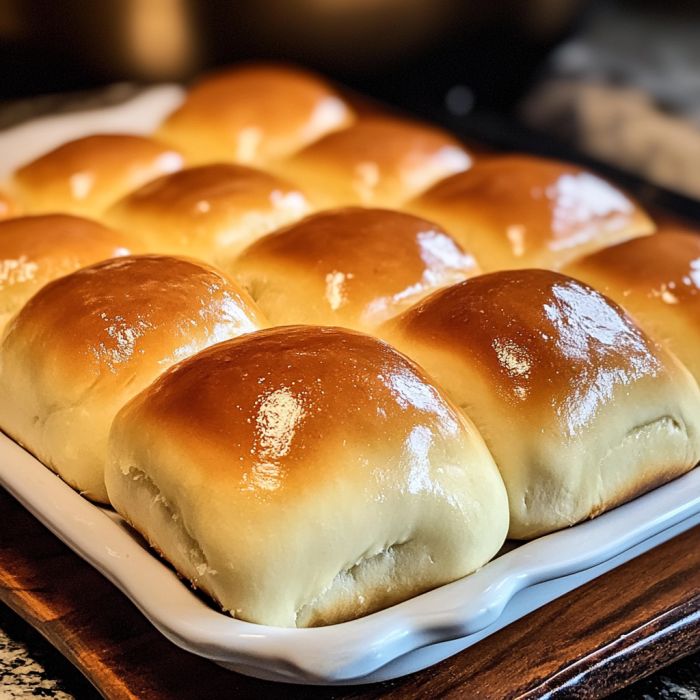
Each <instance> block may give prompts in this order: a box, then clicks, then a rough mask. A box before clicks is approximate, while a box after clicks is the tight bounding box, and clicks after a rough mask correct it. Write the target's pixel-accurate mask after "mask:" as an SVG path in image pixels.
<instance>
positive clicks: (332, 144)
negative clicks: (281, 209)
mask: <svg viewBox="0 0 700 700" xmlns="http://www.w3.org/2000/svg"><path fill="white" fill-rule="evenodd" d="M471 163H472V159H471V156H470V155H469V153H467V151H466V150H465V149H464V147H463V146H462V145H461V144H460V143H459V142H458V141H456V140H455V139H454V138H453V137H452V136H450V135H449V134H448V133H446V132H444V131H441V130H440V129H437V128H435V127H432V126H428V125H426V124H420V123H418V122H411V121H408V120H405V119H393V118H388V117H384V118H382V117H373V118H367V119H362V120H360V121H358V122H356V123H355V124H354V125H353V126H351V127H349V128H348V129H344V130H343V131H338V132H336V133H334V134H329V135H328V136H326V137H324V138H323V139H321V140H320V141H317V142H316V143H314V144H312V145H311V146H309V147H307V148H305V149H304V150H303V151H300V152H299V153H297V154H296V155H294V156H292V157H291V158H289V159H287V160H285V161H283V162H280V163H278V164H275V165H274V168H275V170H276V172H279V173H280V174H282V175H284V176H285V177H289V178H291V179H292V180H294V182H299V183H300V184H303V185H304V187H305V188H306V189H307V191H308V192H309V193H310V194H312V195H313V196H314V198H315V199H317V200H318V201H319V202H320V203H322V204H323V205H324V206H326V207H330V206H344V205H348V204H360V205H362V206H368V207H369V206H373V207H389V208H394V207H397V206H399V205H400V204H402V203H403V202H405V201H406V200H407V199H410V198H411V197H415V196H416V195H417V194H419V193H420V192H422V191H423V190H425V189H427V188H428V187H430V186H431V185H433V184H435V183H436V182H437V181H438V180H441V179H442V178H444V177H448V176H449V175H453V174H454V173H459V172H461V171H462V170H466V169H467V168H469V167H470V165H471ZM428 218H429V217H428Z"/></svg>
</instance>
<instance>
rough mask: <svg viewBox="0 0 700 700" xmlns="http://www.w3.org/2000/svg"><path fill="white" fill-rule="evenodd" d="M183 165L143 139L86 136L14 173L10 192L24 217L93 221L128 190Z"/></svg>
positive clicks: (167, 151) (178, 157)
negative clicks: (64, 215) (77, 217)
mask: <svg viewBox="0 0 700 700" xmlns="http://www.w3.org/2000/svg"><path fill="white" fill-rule="evenodd" d="M183 163H184V162H183V158H182V156H181V155H180V153H178V152H177V151H175V150H174V149H172V148H171V147H169V146H165V145H163V144H162V143H158V142H157V141H154V140H153V139H150V138H146V137H144V136H131V135H127V134H103V135H96V136H86V137H84V138H81V139H77V140H75V141H69V142H68V143H65V144H63V145H62V146H59V147H58V148H56V149H54V150H53V151H51V152H49V153H47V154H46V155H43V156H41V157H40V158H37V159H36V160H34V161H32V162H31V163H28V164H27V165H25V166H24V167H22V168H20V169H19V170H17V172H16V173H15V175H14V179H13V186H14V190H15V192H16V194H17V197H18V198H19V199H20V201H21V202H22V207H23V209H24V211H25V212H26V213H28V214H46V213H54V212H65V213H70V214H77V215H81V216H93V217H99V216H100V215H101V214H102V212H103V211H104V210H105V209H106V208H107V207H108V206H109V205H110V204H113V203H114V202H116V201H117V200H118V199H120V198H121V197H123V196H124V195H125V194H127V193H128V192H131V190H133V189H136V188H137V187H140V186H141V185H144V184H146V183H147V182H149V181H150V180H154V179H155V178H157V177H160V176H161V175H166V174H168V173H172V172H175V171H177V170H180V169H181V168H182V167H183Z"/></svg>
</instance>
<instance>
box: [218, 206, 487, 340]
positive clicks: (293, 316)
mask: <svg viewBox="0 0 700 700" xmlns="http://www.w3.org/2000/svg"><path fill="white" fill-rule="evenodd" d="M231 269H232V271H233V273H234V274H235V276H236V279H237V280H238V281H239V282H241V283H242V284H243V286H244V287H246V289H248V291H249V292H250V294H251V296H252V297H253V299H255V301H256V302H257V303H258V305H259V306H260V308H261V309H262V310H263V313H264V314H265V316H266V317H267V318H268V320H269V321H270V323H272V324H273V325H286V324H293V323H310V324H316V325H329V326H344V327H346V328H355V329H357V330H371V329H372V328H374V327H376V326H378V325H379V324H380V323H382V322H383V321H385V320H387V319H388V318H390V317H391V316H394V315H396V314H397V313H399V312H401V311H402V310H404V309H407V308H408V307H409V306H411V305H412V304H413V303H415V302H417V301H418V300H419V299H422V298H423V297H424V296H426V295H427V294H430V292H432V291H435V290H436V289H438V288H440V287H444V286H447V285H450V284H454V283H456V282H461V281H462V280H464V279H467V278H468V277H472V276H474V275H477V274H479V269H478V267H477V265H476V262H475V261H474V258H473V257H472V256H471V255H468V254H466V253H465V252H464V251H463V250H462V248H461V247H460V246H459V245H458V244H457V243H456V242H455V241H454V240H453V239H452V238H451V237H450V236H449V235H448V234H447V233H445V231H443V230H442V229H441V228H440V227H439V226H436V225H435V224H433V223H431V222H429V221H425V220H424V219H419V218H418V217H415V216H411V215H409V214H402V213H400V212H396V211H388V210H385V209H359V208H348V209H335V210H329V211H325V212H321V213H319V214H313V215H312V216H309V217H307V218H305V219H302V220H301V221H300V222H298V223H296V224H292V225H291V226H289V227H287V228H284V229H281V230H280V231H275V232H274V233H271V234H269V235H267V236H264V237H263V238H261V239H260V240H259V241H257V242H256V243H253V245H251V246H250V247H249V248H247V249H246V250H244V251H243V253H242V254H241V256H240V257H239V258H238V259H237V260H236V261H235V262H234V263H233V265H232V268H231Z"/></svg>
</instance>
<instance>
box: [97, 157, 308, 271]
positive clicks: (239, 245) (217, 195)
mask: <svg viewBox="0 0 700 700" xmlns="http://www.w3.org/2000/svg"><path fill="white" fill-rule="evenodd" d="M310 211H311V205H310V203H309V201H308V199H307V197H306V196H305V194H304V193H303V192H302V191H301V190H300V189H298V188H297V187H295V186H294V185H291V184H289V183H287V182H285V181H283V180H280V179H279V178H277V177H275V176H273V175H269V174H267V173H264V172H261V171H260V170H254V169H252V168H247V167H245V166H242V165H228V164H216V165H205V166H200V167H198V168H188V169H186V170H181V171H180V172H177V173H173V174H172V175H166V176H164V177H161V178H159V179H157V180H155V181H153V182H150V183H149V184H147V185H144V187H142V188H140V189H138V190H136V191H135V192H132V193H131V194H129V195H127V196H126V197H125V198H124V199H122V200H120V201H119V202H117V203H116V204H115V205H114V206H113V207H112V208H111V209H110V210H109V211H108V212H107V213H106V215H105V219H106V220H107V221H108V222H109V223H110V224H111V225H113V226H114V227H115V228H119V229H122V230H124V231H129V232H130V233H131V234H132V235H133V236H134V237H135V238H137V239H138V240H140V241H141V242H142V243H143V245H144V246H146V247H147V249H148V250H151V251H154V252H158V253H168V254H175V255H178V254H179V255H190V256H193V257H196V258H202V259H203V260H208V261H209V262H213V263H217V264H223V263H225V262H226V261H230V260H231V259H232V258H234V257H235V256H236V255H237V254H238V253H240V251H241V250H243V248H245V247H246V246H247V245H249V244H250V243H252V242H253V241H255V240H257V239H258V238H260V237H261V236H263V235H265V234H266V233H269V232H270V231H272V230H274V229H276V228H279V227H280V226H284V225H285V224H289V223H291V222H293V221H296V220H298V219H300V218H301V217H303V216H305V215H306V214H308V213H309V212H310Z"/></svg>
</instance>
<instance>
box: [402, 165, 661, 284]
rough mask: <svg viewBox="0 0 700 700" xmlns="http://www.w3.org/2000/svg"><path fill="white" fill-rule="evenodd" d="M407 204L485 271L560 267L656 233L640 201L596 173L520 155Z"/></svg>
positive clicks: (473, 171) (441, 185)
mask: <svg viewBox="0 0 700 700" xmlns="http://www.w3.org/2000/svg"><path fill="white" fill-rule="evenodd" d="M406 209H407V210H408V211H411V212H413V213H415V214H417V215H418V216H424V217H426V218H427V219H431V220H434V221H437V222H438V223H440V224H442V225H443V226H445V228H447V230H448V231H449V232H450V233H451V234H452V235H453V236H454V237H455V238H456V239H457V240H458V241H459V242H460V243H461V244H462V245H463V246H464V247H465V248H467V249H468V250H471V251H473V253H474V255H475V256H476V259H477V260H478V262H479V264H480V265H481V266H482V267H483V269H484V270H487V271H493V270H508V269H513V268H526V267H544V268H551V269H558V268H560V267H561V266H562V265H564V264H565V263H567V262H569V261H570V260H572V259H574V258H576V257H578V256H580V255H585V254H586V253H589V252H591V251H593V250H597V249H599V248H603V247H605V246H608V245H612V244H614V243H619V242H621V241H624V240H627V239H629V238H633V237H635V236H640V235H644V234H647V233H651V232H652V231H653V230H654V225H653V223H652V222H651V220H650V219H649V217H648V216H647V215H646V214H645V213H644V211H643V210H642V209H640V207H639V206H637V204H635V203H634V202H633V201H632V200H631V199H630V198H629V197H627V195H625V194H624V193H623V192H621V191H620V190H618V189H617V188H616V187H614V186H613V185H611V184H610V183H608V182H606V181H605V180H603V179H601V178H599V177H598V176H597V175H593V174H592V173H589V172H586V171H585V170H582V169H581V168H579V167H577V166H575V165H572V164H568V163H560V162H558V161H553V160H546V159H543V158H536V157H533V156H525V155H508V156H493V157H490V158H483V159H479V160H478V161H477V162H476V163H475V165H474V167H473V168H471V169H470V170H468V171H466V172H465V173H462V174H459V175H455V176H454V177H451V178H449V179H446V180H444V181H443V182H440V183H438V184H437V185H436V186H435V187H433V188H431V189H430V190H429V191H427V192H426V193H425V194H423V195H422V196H420V197H418V198H417V199H415V200H414V201H412V202H410V203H408V204H407V205H406Z"/></svg>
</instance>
